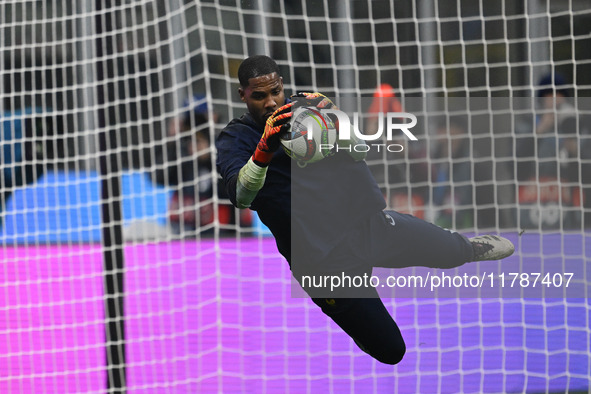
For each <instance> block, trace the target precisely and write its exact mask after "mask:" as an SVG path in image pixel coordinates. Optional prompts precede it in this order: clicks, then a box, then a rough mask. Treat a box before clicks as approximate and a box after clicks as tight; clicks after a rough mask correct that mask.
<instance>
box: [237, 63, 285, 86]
mask: <svg viewBox="0 0 591 394" xmlns="http://www.w3.org/2000/svg"><path fill="white" fill-rule="evenodd" d="M273 73H277V75H280V71H279V66H278V65H277V63H276V62H275V60H273V59H271V58H270V57H269V56H265V55H254V56H251V57H249V58H247V59H245V60H244V61H243V62H242V63H241V64H240V67H238V80H239V81H240V86H242V87H243V88H245V87H247V86H248V80H249V79H251V78H258V77H262V76H263V75H267V74H273Z"/></svg>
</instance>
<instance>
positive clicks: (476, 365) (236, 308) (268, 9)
mask: <svg viewBox="0 0 591 394" xmlns="http://www.w3.org/2000/svg"><path fill="white" fill-rule="evenodd" d="M108 5H110V6H111V7H109V6H108ZM97 10H98V6H97V3H96V2H93V1H81V2H77V3H76V4H70V3H65V2H35V1H24V2H16V1H9V2H3V3H2V4H1V5H0V16H1V18H2V20H3V23H2V27H1V30H2V40H3V50H2V51H1V52H0V61H1V63H2V65H3V70H2V75H3V79H2V81H3V82H2V98H3V100H2V104H3V116H2V125H3V132H2V138H3V140H2V142H3V151H2V152H3V156H2V162H1V164H2V167H3V172H2V173H3V180H2V181H3V188H2V189H3V193H6V196H5V197H6V200H5V207H4V208H5V209H4V210H3V212H2V231H1V233H0V237H1V239H2V242H3V248H2V252H1V253H2V259H1V260H2V265H3V268H2V270H0V272H1V274H0V277H1V278H2V280H0V284H1V287H2V289H1V290H0V291H1V292H2V293H3V294H4V297H3V299H2V302H1V303H0V310H2V312H1V314H2V319H0V320H1V323H0V324H2V325H1V326H0V335H1V336H2V339H3V340H2V343H3V345H2V346H3V347H2V348H0V349H1V351H0V354H1V355H0V389H1V390H0V391H3V392H35V391H37V392H39V387H41V388H42V389H41V392H103V391H104V387H105V386H106V384H107V375H108V373H107V365H108V364H109V361H112V360H109V357H108V355H107V356H105V345H104V342H105V337H104V336H105V334H104V325H105V324H104V320H105V319H104V313H105V312H104V310H103V308H104V302H105V290H104V287H103V286H104V284H103V272H102V270H103V264H102V259H103V253H104V249H105V246H106V245H105V242H104V239H103V240H101V231H102V229H104V226H105V224H103V223H102V219H101V180H102V179H104V177H101V175H100V173H101V169H100V168H99V167H100V165H99V163H100V161H99V159H100V158H101V157H105V156H106V155H109V158H112V159H114V160H115V161H116V162H117V168H118V170H117V171H115V172H114V173H113V174H111V176H113V177H114V179H117V180H120V181H121V185H122V197H121V201H122V206H121V209H122V221H121V222H120V223H119V224H120V225H122V226H123V233H124V235H125V237H126V241H127V242H126V243H125V246H124V256H125V258H124V261H125V266H124V267H125V268H124V271H123V272H124V275H125V293H124V294H125V327H126V329H125V334H126V335H125V348H126V363H125V366H126V371H127V385H128V390H129V391H130V392H206V391H251V392H285V391H291V392H302V391H318V390H328V391H339V392H340V391H350V392H353V391H374V392H385V391H388V392H389V391H394V392H418V391H421V392H457V391H460V392H508V391H511V392H522V391H527V392H563V391H567V390H570V391H575V390H578V391H588V390H589V387H590V382H589V376H590V375H591V358H590V357H589V352H590V351H589V349H590V348H591V343H590V341H591V339H590V338H591V337H590V329H589V327H590V325H589V318H590V314H589V298H588V287H589V279H590V278H589V277H588V275H589V273H588V272H587V270H586V269H585V264H586V262H588V261H589V257H590V252H589V250H590V247H591V245H590V241H589V235H588V232H587V231H588V230H587V231H586V228H588V218H587V216H588V213H589V209H588V207H587V206H585V204H584V203H580V204H579V205H572V204H570V203H568V202H567V201H564V200H563V199H562V198H561V197H558V199H557V201H551V203H553V204H552V209H557V210H558V212H559V217H560V218H561V219H560V220H558V221H557V222H554V223H552V225H547V223H546V224H545V223H543V222H538V223H529V224H528V228H527V231H526V233H525V234H524V236H522V237H518V235H517V234H518V232H519V231H520V230H522V229H523V228H524V227H526V226H525V223H524V220H523V217H522V216H521V212H520V207H521V206H522V205H521V204H520V201H519V186H520V179H518V173H517V169H516V166H515V163H517V162H520V160H521V161H525V160H526V159H527V160H530V161H534V162H536V161H537V160H538V158H537V157H535V156H532V157H527V158H523V157H518V156H517V153H516V146H517V145H518V144H519V143H520V141H525V140H527V138H529V137H530V136H529V134H528V133H529V132H531V130H533V127H534V123H535V108H536V106H537V105H538V103H537V101H536V100H537V99H536V94H537V91H538V81H539V80H540V79H541V78H542V77H543V76H544V75H546V74H547V73H550V72H556V73H560V74H562V75H564V76H565V79H566V81H567V82H566V85H565V86H564V87H565V88H567V89H569V92H570V94H571V95H572V96H573V98H574V102H575V103H576V107H577V110H578V114H580V118H579V119H580V121H579V122H578V123H577V125H578V128H577V130H576V132H574V133H573V134H574V135H575V137H576V139H577V141H578V142H579V143H580V146H581V151H582V147H584V146H585V144H588V142H587V138H588V136H587V135H586V134H585V133H586V130H587V129H586V128H585V125H586V124H587V123H585V122H587V119H588V116H589V101H588V96H589V95H590V89H591V72H590V71H591V70H590V68H591V63H590V61H589V60H590V58H591V51H590V50H589V48H591V38H590V37H591V36H590V32H589V26H591V23H590V22H591V12H589V3H588V2H587V1H568V2H561V3H556V2H545V1H538V0H529V1H526V2H522V3H520V2H510V3H509V4H507V2H503V1H486V2H485V1H480V2H474V1H460V0H440V1H425V2H421V3H420V4H412V3H410V2H402V1H400V2H398V1H395V2H389V1H371V2H370V1H351V2H347V3H346V4H345V5H344V3H342V2H338V3H337V2H329V1H318V0H308V1H288V2H271V1H264V0H261V1H242V2H238V1H200V2H194V1H180V0H178V1H168V2H163V1H113V2H105V3H104V4H103V6H102V8H101V11H100V12H97ZM101 18H102V19H101ZM101 20H102V23H101V22H100V21H101ZM99 25H101V26H102V27H103V28H105V27H108V28H107V29H106V30H105V31H104V32H103V33H100V32H98V31H97V26H99ZM101 45H102V46H104V49H105V53H103V54H100V52H99V51H98V49H97V47H99V46H101ZM253 53H266V54H269V55H271V56H273V57H274V58H275V59H276V60H277V61H278V63H279V64H280V67H281V69H282V72H283V75H284V79H285V82H286V90H287V91H288V92H293V91H295V90H296V87H297V90H314V91H321V92H323V93H325V94H327V95H329V96H334V97H371V96H372V95H373V94H374V91H375V89H376V87H377V86H378V85H380V84H382V83H388V84H391V85H392V86H393V87H394V90H395V92H396V95H397V96H398V98H399V99H400V100H401V102H402V103H403V105H405V104H406V100H412V99H415V100H416V99H421V98H426V99H433V100H435V102H454V100H460V101H459V102H460V104H458V105H457V106H456V107H454V111H455V113H456V114H457V113H459V114H460V115H462V116H466V117H469V114H470V112H469V111H468V109H467V108H469V104H466V103H477V107H478V108H479V109H481V108H482V107H484V108H487V109H489V112H492V111H490V108H491V107H492V106H491V105H490V103H491V102H493V99H492V98H495V99H500V100H504V101H501V102H502V103H503V104H501V107H502V110H501V112H502V113H503V114H504V116H503V117H502V119H500V120H494V121H493V120H491V119H493V117H492V115H490V116H489V117H486V116H485V119H484V120H480V119H473V120H471V121H470V124H471V125H472V126H475V125H481V124H484V126H485V127H471V129H470V137H469V138H470V141H471V147H472V149H473V150H474V151H476V150H477V151H478V152H479V156H478V157H474V156H471V159H473V161H472V163H473V164H472V165H473V169H474V172H475V173H476V172H478V173H479V174H482V173H484V174H485V175H484V176H482V177H480V178H478V179H471V181H470V182H471V183H473V184H474V185H475V189H474V190H475V191H474V201H473V203H472V205H471V206H470V207H468V209H469V210H471V211H472V212H473V216H474V222H473V223H472V224H471V225H469V226H467V227H466V228H464V230H466V231H477V230H478V231H484V230H490V231H501V232H503V233H505V234H507V236H509V237H510V238H511V239H513V240H514V241H515V243H516V245H517V248H518V253H516V255H515V256H513V257H512V258H510V259H509V260H508V261H507V264H508V265H509V266H510V267H514V270H516V271H520V270H521V271H523V270H525V269H527V270H533V267H537V268H539V267H552V269H554V270H566V269H571V270H574V271H575V272H576V273H577V274H578V276H579V280H580V281H581V283H582V285H583V286H582V288H583V292H582V294H581V297H580V298H577V299H568V300H566V299H478V298H475V299H469V300H455V299H420V298H419V299H397V300H389V301H388V302H389V303H388V307H389V308H391V310H392V312H393V314H394V316H395V318H396V320H397V321H398V322H399V323H400V325H401V328H402V330H403V331H404V333H405V336H406V338H407V341H408V344H409V351H408V355H407V357H406V359H405V361H404V362H403V363H402V364H401V365H400V366H397V367H395V368H391V367H388V368H387V367H385V366H382V365H378V364H376V363H374V362H373V361H372V360H368V358H367V357H366V356H365V355H364V354H363V353H361V352H360V351H358V350H357V349H356V347H355V346H354V344H352V343H351V341H350V340H349V339H348V338H347V337H346V336H345V335H344V334H342V333H341V332H340V331H339V329H338V328H336V327H335V326H333V325H331V324H330V323H329V322H327V321H326V319H325V318H324V316H323V315H322V314H321V313H319V312H318V311H317V310H316V309H315V308H314V307H313V306H312V305H311V303H309V302H307V301H306V300H303V299H292V298H291V297H290V293H289V288H290V282H289V272H288V269H287V266H286V264H285V263H284V262H283V261H282V260H281V258H280V257H279V256H278V255H277V253H276V250H275V249H274V246H273V241H272V240H271V239H269V238H268V237H266V236H265V232H264V229H261V228H258V227H257V226H256V225H255V226H253V227H240V226H237V225H235V224H233V223H225V224H223V225H220V224H218V223H217V222H214V223H212V224H210V225H208V226H204V227H203V228H200V229H198V231H196V232H181V233H180V234H177V233H173V232H171V231H170V230H169V228H168V227H167V224H168V221H169V218H168V204H169V199H170V197H171V194H172V193H173V191H172V189H171V188H167V187H161V186H158V185H155V184H154V182H153V181H152V177H151V175H152V173H153V172H154V170H155V168H156V167H157V163H156V161H155V157H156V153H157V152H158V151H159V149H162V147H163V146H164V145H165V144H166V143H167V142H171V141H172V143H176V144H179V142H178V141H177V140H176V139H175V137H171V136H169V135H167V130H168V123H169V121H170V119H171V118H173V117H175V116H179V115H182V114H183V112H184V111H185V110H184V109H183V105H184V102H185V100H186V98H187V97H191V96H193V95H194V94H199V95H204V96H205V99H206V100H207V102H209V103H210V104H211V106H210V108H213V110H215V111H216V112H217V113H219V114H220V118H219V120H218V121H217V123H215V124H213V122H212V121H210V123H209V125H208V126H212V127H211V130H210V132H211V134H212V137H214V136H215V133H216V131H218V130H219V129H220V128H221V127H223V125H224V124H225V123H226V122H227V121H229V120H230V119H232V118H233V117H236V116H239V115H241V114H242V113H243V111H244V105H243V104H242V103H241V102H240V101H239V99H238V97H237V93H236V92H237V88H238V85H237V79H236V70H237V67H238V65H239V64H240V61H241V60H242V59H243V58H244V57H246V56H248V55H250V54H253ZM99 64H101V65H102V67H103V68H104V70H103V72H104V73H103V74H102V78H101V77H100V75H99V73H98V65H99ZM100 87H106V89H107V91H108V93H109V96H108V100H106V101H101V99H100V97H99V96H100V95H99V88H100ZM463 98H469V99H470V100H468V101H466V100H464V101H462V99H463ZM514 99H515V100H518V103H519V107H518V108H519V110H518V111H513V109H514V107H513V104H512V103H514V102H515V101H513V100H514ZM446 100H447V101H446ZM364 102H365V101H364ZM448 109H449V108H447V109H446V108H438V109H437V111H434V112H435V115H438V117H439V118H441V117H443V118H444V119H449V116H450V114H449V111H447V110H448ZM452 112H453V111H452ZM100 113H102V114H103V115H102V116H99V114H100ZM210 113H211V112H210ZM480 122H482V123H480ZM497 122H498V123H497ZM33 125H35V127H33ZM500 126H502V127H500ZM104 130H108V136H109V137H112V139H113V140H114V142H115V144H114V145H112V146H113V147H116V149H108V150H107V151H105V150H104V149H102V148H103V147H101V141H100V138H99V134H100V132H101V131H104ZM423 132H424V133H425V134H424V135H425V136H430V133H431V132H432V130H430V129H425V130H423ZM19 157H20V160H18V158H19ZM421 160H423V158H412V157H405V160H403V161H402V162H396V161H394V162H390V161H389V158H388V157H386V156H378V157H373V158H372V160H371V162H370V165H371V166H372V168H373V169H374V170H375V171H377V172H378V173H379V172H380V171H382V172H383V171H384V169H386V168H390V167H391V166H405V165H409V167H405V170H404V172H406V173H407V174H408V173H411V172H412V166H410V165H412V164H413V163H415V164H416V163H419V162H420V161H421ZM575 162H576V163H578V169H579V174H580V175H578V177H577V179H576V181H574V182H571V183H568V182H567V183H566V184H562V183H560V182H558V181H557V182H558V183H557V184H558V185H559V187H560V188H563V187H567V188H570V187H576V188H577V191H576V193H579V195H580V196H581V197H582V196H584V192H585V188H586V187H588V184H587V183H586V182H587V181H586V179H585V174H587V173H591V171H588V170H587V171H586V166H588V165H589V164H590V162H589V158H586V157H584V156H582V155H581V156H580V157H578V158H577V160H575ZM404 163H406V164H404ZM477 170H478V171H477ZM17 175H18V176H17ZM19 177H20V178H21V180H20V181H17V180H16V179H17V178H19ZM8 179H10V180H11V182H14V183H11V184H9V183H8ZM540 181H541V180H540V178H539V177H538V178H536V177H534V178H533V179H529V180H528V182H529V185H534V186H535V189H536V190H537V191H538V192H539V191H540V190H542V188H543V187H542V186H541V183H540ZM19 182H20V183H19ZM418 182H419V184H418V186H423V187H424V188H426V189H427V190H428V192H427V196H432V195H433V187H434V185H433V183H432V180H431V179H430V178H429V179H423V180H420V181H418ZM421 182H422V183H421ZM380 185H381V186H382V188H383V189H384V193H385V195H386V197H387V198H388V201H389V202H393V201H398V202H400V201H416V200H414V199H413V187H416V186H417V183H416V182H413V180H412V179H411V178H409V177H406V178H402V179H400V178H397V179H396V180H395V181H392V180H391V179H384V180H382V181H381V182H380ZM558 195H562V193H558ZM393 196H398V198H397V199H394V200H393V199H392V197H393ZM400 196H402V197H403V198H402V200H401V199H400ZM404 197H406V199H404ZM582 200H583V199H582ZM211 201H212V202H213V204H214V205H215V206H216V207H217V206H219V205H223V204H224V201H223V199H222V200H220V199H219V198H218V197H217V196H214V197H212V200H211ZM423 202H424V204H425V206H420V207H422V208H423V209H428V207H429V198H427V199H426V201H425V200H423ZM208 203H209V202H208V201H206V202H202V204H208ZM530 203H531V201H530ZM531 205H532V206H531V207H529V208H531V209H534V210H536V209H537V210H539V211H540V212H542V211H544V209H546V208H547V207H545V206H544V204H543V201H542V200H541V199H540V197H538V196H537V195H536V197H534V200H533V204H531ZM556 206H558V208H556ZM414 208H415V209H418V207H414ZM449 208H450V209H452V210H453V209H455V207H454V206H450V207H449ZM529 208H528V209H529ZM409 209H410V208H409ZM568 212H571V213H574V215H575V216H576V217H578V218H579V221H575V222H574V223H573V222H568V221H566V219H565V220H562V219H563V218H566V216H567V215H566V213H568ZM218 219H219V217H218ZM255 224H256V219H255ZM452 224H457V223H455V222H454V223H452ZM456 227H458V226H456ZM479 267H482V268H483V269H485V268H487V266H479ZM488 267H490V266H488ZM492 267H493V268H496V269H498V266H496V265H494V266H492Z"/></svg>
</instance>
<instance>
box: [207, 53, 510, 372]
mask: <svg viewBox="0 0 591 394" xmlns="http://www.w3.org/2000/svg"><path fill="white" fill-rule="evenodd" d="M238 78H239V81H240V87H239V89H238V93H239V95H240V99H241V100H242V101H243V102H244V103H245V104H246V108H247V112H246V113H245V114H244V115H242V116H241V117H240V118H237V119H234V120H232V121H231V122H230V123H229V124H228V125H227V126H226V127H225V128H224V129H223V130H222V132H221V133H220V135H219V137H218V139H217V141H216V148H217V163H216V164H217V168H218V171H219V173H220V174H221V176H222V179H223V184H224V185H225V187H226V190H227V193H228V195H229V197H230V200H231V201H232V203H233V204H234V205H235V206H236V207H238V208H250V209H252V210H255V211H257V213H258V215H259V217H260V219H261V221H262V222H263V223H264V224H265V225H266V226H267V227H268V228H269V229H270V230H271V232H272V234H273V236H274V237H275V241H276V243H277V248H278V250H279V252H280V253H281V254H282V255H283V256H284V257H285V258H286V259H287V261H288V262H289V264H290V267H291V270H292V273H293V275H294V277H295V278H296V279H298V278H300V279H301V277H302V275H306V274H308V275H309V274H310V273H312V274H320V273H321V274H326V275H331V274H334V275H339V274H340V273H347V274H348V275H363V274H371V272H372V268H373V267H388V268H401V267H409V266H426V267H432V268H453V267H457V266H460V265H462V264H464V263H466V262H469V261H478V260H498V259H502V258H505V257H507V256H509V255H511V254H512V253H513V251H514V246H513V244H512V243H511V242H510V241H509V240H507V239H505V238H502V237H498V236H489V235H487V236H482V237H474V238H470V239H468V238H466V237H465V236H463V235H461V234H459V233H455V232H450V231H447V230H444V229H442V228H440V227H437V226H435V225H433V224H430V223H427V222H425V221H423V220H421V219H418V218H416V217H413V216H410V215H405V214H400V213H398V212H395V211H384V209H385V208H386V203H385V201H384V198H383V196H382V193H381V191H380V189H379V187H378V185H377V183H376V182H375V180H374V178H373V177H372V175H371V173H370V171H369V169H368V167H367V165H366V163H365V161H364V160H363V155H362V156H361V157H360V156H359V154H357V153H355V152H353V153H351V152H349V151H347V150H341V151H339V152H337V153H335V154H334V155H333V156H331V157H329V158H326V159H324V160H322V161H320V162H318V163H314V164H313V165H310V166H308V167H307V168H300V167H298V166H293V161H292V159H290V158H289V157H288V156H287V154H286V153H285V152H284V151H283V149H279V148H280V138H281V136H282V135H284V134H285V133H287V132H288V131H289V128H290V120H291V116H292V112H293V110H295V108H296V107H298V106H300V105H304V106H316V107H318V108H331V107H333V103H332V102H331V101H330V100H329V99H328V98H326V97H324V96H323V95H321V94H319V93H301V94H298V95H295V96H292V98H291V99H287V98H286V97H285V93H284V89H283V79H282V77H281V75H280V70H279V67H278V66H277V64H276V62H275V61H274V60H273V59H271V58H269V57H267V56H261V55H257V56H252V57H249V58H247V59H245V60H244V61H243V62H242V63H241V65H240V67H239V70H238ZM304 290H306V291H307V293H308V294H309V295H310V296H311V298H312V300H313V301H314V303H316V304H317V305H318V306H319V307H320V308H321V309H322V311H323V312H324V313H325V314H326V315H328V316H329V317H330V318H331V319H332V320H333V321H334V322H335V323H336V324H338V325H339V326H340V327H341V328H342V329H343V330H344V331H345V332H346V333H347V334H348V335H349V336H350V337H351V338H352V339H353V340H354V341H355V343H356V344H357V345H358V346H359V347H360V348H361V349H362V350H363V351H365V352H366V353H368V354H369V355H371V356H372V357H374V358H375V359H377V360H379V361H380V362H382V363H386V364H397V363H398V362H400V360H402V357H403V356H404V353H405V351H406V347H405V344H404V340H403V338H402V335H401V333H400V330H399V329H398V326H397V325H396V322H395V321H394V320H393V319H392V317H391V316H390V314H389V313H388V311H387V310H386V308H385V307H384V305H383V303H382V301H381V300H380V298H379V297H378V294H377V292H376V291H375V289H374V288H372V287H369V288H363V289H359V291H358V292H356V293H347V292H344V293H337V294H330V295H327V294H326V291H324V292H321V291H317V290H318V289H311V288H304ZM324 290H326V289H324Z"/></svg>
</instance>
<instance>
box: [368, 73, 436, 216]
mask: <svg viewBox="0 0 591 394" xmlns="http://www.w3.org/2000/svg"><path fill="white" fill-rule="evenodd" d="M389 112H404V109H403V107H402V104H401V103H400V100H399V99H398V98H397V97H396V94H395V92H394V88H393V87H392V86H391V85H389V84H387V83H383V84H381V85H380V86H378V87H377V88H376V89H375V91H374V93H373V98H372V101H371V103H370V105H369V107H368V109H367V116H366V121H365V126H364V129H363V131H364V133H365V134H368V135H372V134H375V133H377V131H378V128H379V127H380V124H379V121H380V117H379V114H383V122H386V121H387V117H386V116H387V113H389ZM401 121H402V120H401ZM381 127H382V128H383V137H382V139H381V140H377V141H372V143H374V142H375V143H377V144H380V143H382V144H400V145H401V146H402V147H404V149H403V150H402V151H400V152H388V151H386V150H385V149H381V150H378V149H372V150H370V151H369V152H368V156H367V158H366V161H367V163H368V166H369V168H370V170H371V172H372V174H373V176H374V177H375V179H376V181H377V182H378V185H380V187H382V189H383V191H384V192H385V194H386V197H387V202H388V206H389V207H390V208H393V209H396V210H398V211H400V212H404V213H411V214H413V215H415V216H417V217H419V218H421V219H424V218H425V212H424V208H425V196H426V194H427V193H426V190H427V180H428V175H427V174H428V166H427V163H426V160H425V157H426V141H425V140H424V139H420V140H419V141H413V142H412V143H408V139H406V137H405V136H404V135H403V134H402V133H401V134H399V135H398V134H397V135H394V136H393V138H394V139H393V140H391V141H387V140H386V130H385V125H384V124H382V125H381ZM409 185H412V187H411V186H409Z"/></svg>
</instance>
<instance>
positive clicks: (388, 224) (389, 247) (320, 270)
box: [291, 211, 473, 298]
mask: <svg viewBox="0 0 591 394" xmlns="http://www.w3.org/2000/svg"><path fill="white" fill-rule="evenodd" d="M472 257H473V256H472V245H471V244H470V242H469V241H468V239H467V238H466V237H465V236H463V235H461V234H459V233H456V232H453V231H449V230H446V229H443V228H441V227H438V226H436V225H434V224H431V223H428V222H426V221H424V220H422V219H419V218H417V217H414V216H412V215H407V214H401V213H398V212H396V211H383V212H382V211H380V212H377V213H375V214H374V215H372V216H371V217H369V218H368V219H367V220H365V221H364V222H363V223H360V225H359V226H358V227H357V228H356V229H355V231H353V232H351V233H349V234H347V235H346V236H344V237H343V239H342V240H341V241H340V242H339V243H338V244H337V246H336V247H335V248H334V249H333V250H332V251H331V252H330V253H329V255H328V256H327V257H326V258H324V259H322V260H321V261H308V262H294V263H293V264H292V267H291V268H292V272H293V274H294V276H295V278H296V280H298V281H299V282H300V284H302V283H303V281H302V278H303V277H304V276H306V277H308V278H310V277H312V278H314V279H319V278H326V277H330V276H334V275H341V276H342V275H349V276H363V275H369V276H371V272H372V269H373V267H385V268H404V267H412V266H423V267H431V268H444V269H445V268H454V267H458V266H460V265H462V264H464V263H466V262H468V261H470V260H471V259H472ZM310 283H311V282H310V281H307V283H306V284H310ZM319 283H320V280H317V282H316V284H319ZM303 287H304V290H306V292H308V294H309V295H310V296H312V297H313V298H314V297H329V296H331V294H332V293H327V292H326V291H324V290H326V289H323V288H322V286H307V285H306V286H304V285H303ZM332 295H333V296H336V297H359V296H362V297H368V296H377V294H376V293H375V289H367V294H366V293H364V292H363V291H362V293H359V294H356V293H354V294H351V293H349V294H343V295H338V294H332Z"/></svg>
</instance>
